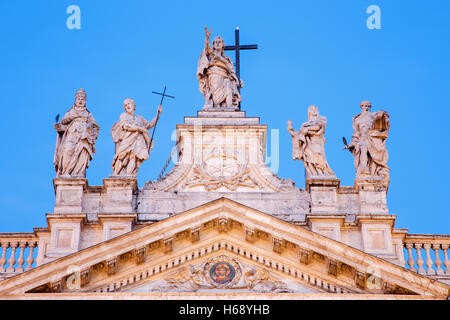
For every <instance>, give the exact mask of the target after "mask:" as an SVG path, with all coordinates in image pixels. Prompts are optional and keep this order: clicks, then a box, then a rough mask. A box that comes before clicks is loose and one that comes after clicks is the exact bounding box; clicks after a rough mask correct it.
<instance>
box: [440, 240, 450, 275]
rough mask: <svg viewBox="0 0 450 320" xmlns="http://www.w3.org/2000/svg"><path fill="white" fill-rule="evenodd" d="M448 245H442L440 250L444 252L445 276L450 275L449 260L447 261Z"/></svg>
mask: <svg viewBox="0 0 450 320" xmlns="http://www.w3.org/2000/svg"><path fill="white" fill-rule="evenodd" d="M448 247H449V245H448V244H443V245H442V250H444V266H445V274H446V275H450V260H449V259H448Z"/></svg>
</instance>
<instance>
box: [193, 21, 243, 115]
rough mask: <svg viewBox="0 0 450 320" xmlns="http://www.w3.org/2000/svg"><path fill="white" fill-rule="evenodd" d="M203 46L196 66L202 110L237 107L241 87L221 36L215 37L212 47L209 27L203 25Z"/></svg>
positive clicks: (230, 109)
mask: <svg viewBox="0 0 450 320" xmlns="http://www.w3.org/2000/svg"><path fill="white" fill-rule="evenodd" d="M205 34H206V39H205V48H204V49H203V51H202V53H201V55H200V59H199V61H198V67H197V77H198V80H199V88H200V92H201V93H202V94H203V97H204V99H205V105H204V107H203V109H204V110H227V111H234V110H238V109H239V103H240V101H241V95H240V93H239V87H241V88H242V87H243V83H242V81H241V82H240V81H239V80H238V77H237V76H236V73H235V72H234V66H233V62H232V61H231V59H230V57H228V56H227V55H225V53H224V50H225V43H224V40H223V39H222V38H221V37H215V38H214V40H213V43H212V47H211V46H210V44H209V37H210V36H211V29H210V30H209V31H208V29H207V28H206V27H205Z"/></svg>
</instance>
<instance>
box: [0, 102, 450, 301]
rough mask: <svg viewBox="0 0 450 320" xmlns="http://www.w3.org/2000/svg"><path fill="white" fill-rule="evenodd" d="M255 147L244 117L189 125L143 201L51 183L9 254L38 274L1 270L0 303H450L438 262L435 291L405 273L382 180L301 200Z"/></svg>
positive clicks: (123, 189) (113, 184) (330, 181)
mask: <svg viewBox="0 0 450 320" xmlns="http://www.w3.org/2000/svg"><path fill="white" fill-rule="evenodd" d="M266 137H267V126H265V125H262V124H260V123H259V118H252V117H246V116H245V112H243V111H234V112H229V111H199V112H198V115H197V117H186V118H185V122H184V124H179V125H177V141H178V142H177V146H176V148H177V149H176V151H177V157H178V163H177V164H176V165H175V166H174V167H173V168H172V170H171V171H170V172H168V173H167V174H166V175H165V176H164V177H162V178H161V179H160V180H158V181H149V182H147V183H146V184H145V186H144V187H143V188H141V189H139V188H138V184H137V180H136V178H133V177H110V178H105V179H104V180H103V185H102V186H90V185H89V184H88V181H87V179H85V178H55V179H54V187H55V207H54V212H52V213H48V214H47V220H48V227H47V228H39V229H35V232H34V233H33V234H29V235H27V237H28V238H27V240H26V241H25V240H24V241H22V242H21V241H18V242H17V244H18V245H17V246H16V249H17V250H18V252H19V251H20V257H22V256H23V252H24V251H23V249H21V248H22V247H21V246H23V247H24V248H25V247H27V246H28V247H30V246H31V245H34V246H36V248H37V249H38V256H37V258H36V264H37V266H38V267H37V268H29V270H27V271H26V272H16V270H14V269H10V270H9V272H8V271H7V270H5V271H3V272H2V270H1V269H0V274H1V275H2V277H3V278H5V279H4V280H3V281H1V282H0V297H1V298H28V295H27V294H26V293H27V292H33V293H35V294H37V293H39V294H42V295H44V296H45V295H53V294H54V295H56V296H55V297H58V298H61V299H64V298H73V297H77V298H80V299H90V298H93V297H100V298H105V299H122V298H126V297H137V296H139V295H140V296H139V297H140V298H144V299H162V298H174V299H179V298H193V299H195V297H199V296H201V297H216V298H219V297H221V298H222V297H226V298H228V299H234V298H236V297H238V298H240V299H245V298H249V297H260V298H267V299H273V298H275V297H277V298H279V297H286V298H287V297H289V299H291V298H293V299H311V298H314V297H317V298H318V299H323V298H337V299H360V298H361V294H363V295H364V298H367V299H372V298H373V299H378V298H380V295H383V297H385V298H386V299H390V298H394V297H395V298H399V299H404V298H411V299H424V298H433V299H435V298H438V299H445V298H446V297H447V296H448V292H449V291H448V290H449V288H450V287H449V286H448V285H447V284H445V283H444V282H446V281H448V278H450V277H449V276H447V274H448V273H449V271H448V270H449V266H448V259H447V260H445V261H444V262H443V263H442V262H440V265H441V266H445V267H446V269H445V272H444V271H443V272H442V274H441V275H440V278H439V279H440V281H442V282H439V281H435V280H434V278H433V279H432V278H430V277H429V276H426V275H422V274H420V273H421V272H419V273H417V272H415V271H414V270H407V269H405V268H404V265H405V260H406V259H405V257H404V254H403V246H404V241H405V238H406V237H407V231H405V230H403V229H395V228H394V225H395V219H396V216H395V215H392V214H390V213H389V210H388V207H387V203H386V193H387V188H388V182H387V181H386V180H383V181H381V180H377V179H370V178H368V179H363V180H361V179H359V180H356V181H355V183H354V186H351V187H342V186H340V180H339V179H337V178H335V177H326V178H322V177H311V178H308V179H307V180H306V186H305V188H299V187H297V186H295V184H294V183H293V182H292V181H291V180H286V179H283V178H280V177H278V176H276V175H275V174H273V173H272V172H271V171H270V169H269V168H268V167H267V166H266V164H265V163H264V157H263V156H264V154H265V148H266ZM23 236H24V235H22V238H23ZM11 237H12V238H14V236H10V238H11ZM446 237H447V236H442V237H441V238H440V240H439V241H441V242H442V244H439V246H438V247H437V248H438V250H439V249H441V248H442V249H444V248H445V245H446V243H447V242H448V241H450V238H449V237H447V238H446ZM10 238H5V236H2V235H0V242H1V243H2V245H3V243H6V241H7V243H8V246H10V244H11V243H15V242H14V239H12V238H11V239H10ZM3 239H6V240H4V241H3ZM446 241H447V242H446ZM416 242H417V240H416ZM22 244H23V245H22ZM424 248H425V249H426V248H428V246H426V245H424ZM447 248H448V245H447ZM16 249H15V250H16ZM428 249H431V250H434V249H436V246H435V245H433V246H432V245H431V244H430V246H429V248H428ZM3 252H6V250H3ZM427 252H428V251H427ZM445 254H447V251H445ZM410 257H411V256H410ZM446 257H447V256H446ZM427 258H428V257H427ZM20 259H23V260H24V259H25V258H19V260H20ZM426 260H427V261H426V262H425V264H426V265H427V266H428V265H429V261H428V259H426ZM2 261H3V262H4V263H3V264H2ZM12 262H14V261H12ZM30 262H31V263H30V265H32V263H33V261H32V260H30ZM5 264H6V258H5V260H0V267H1V266H3V265H5ZM13 264H14V263H13ZM22 264H23V262H22ZM19 271H20V270H19ZM24 271H25V270H24ZM17 273H20V274H19V275H18V276H16V277H14V278H10V276H11V275H16V274H17ZM95 294H96V295H95Z"/></svg>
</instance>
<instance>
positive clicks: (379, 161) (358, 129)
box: [343, 101, 390, 179]
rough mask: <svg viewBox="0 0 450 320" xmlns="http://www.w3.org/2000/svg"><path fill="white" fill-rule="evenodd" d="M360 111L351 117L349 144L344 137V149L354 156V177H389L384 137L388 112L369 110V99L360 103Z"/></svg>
mask: <svg viewBox="0 0 450 320" xmlns="http://www.w3.org/2000/svg"><path fill="white" fill-rule="evenodd" d="M360 107H361V113H360V114H358V115H357V116H355V117H353V136H352V140H351V141H350V143H349V144H347V141H346V139H345V138H343V140H344V144H345V145H346V146H345V148H344V149H347V150H349V151H350V152H351V153H352V154H353V156H354V163H355V169H356V178H357V179H361V178H375V179H389V167H388V166H387V161H388V152H387V150H386V139H387V138H388V135H389V128H390V122H389V114H388V113H387V112H386V111H377V112H371V111H370V109H371V107H372V105H371V103H370V102H369V101H362V102H361V104H360Z"/></svg>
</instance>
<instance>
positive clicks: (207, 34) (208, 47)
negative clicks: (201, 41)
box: [205, 26, 211, 53]
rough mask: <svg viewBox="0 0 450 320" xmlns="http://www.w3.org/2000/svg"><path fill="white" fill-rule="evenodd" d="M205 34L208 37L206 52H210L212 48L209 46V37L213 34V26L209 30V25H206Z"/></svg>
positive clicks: (206, 39) (206, 38)
mask: <svg viewBox="0 0 450 320" xmlns="http://www.w3.org/2000/svg"><path fill="white" fill-rule="evenodd" d="M205 35H206V37H205V51H206V53H208V52H210V51H211V48H210V46H209V37H210V36H211V28H209V31H208V27H206V26H205Z"/></svg>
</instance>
